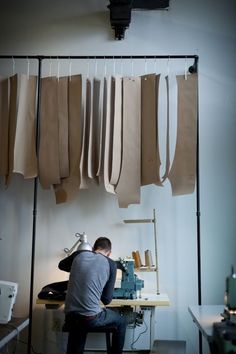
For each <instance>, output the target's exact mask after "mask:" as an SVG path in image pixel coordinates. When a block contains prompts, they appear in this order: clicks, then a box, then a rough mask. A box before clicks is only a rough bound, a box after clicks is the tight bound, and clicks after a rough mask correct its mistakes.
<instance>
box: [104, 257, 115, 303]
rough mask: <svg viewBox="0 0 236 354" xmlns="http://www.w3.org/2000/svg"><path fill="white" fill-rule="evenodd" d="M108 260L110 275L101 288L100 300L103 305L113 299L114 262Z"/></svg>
mask: <svg viewBox="0 0 236 354" xmlns="http://www.w3.org/2000/svg"><path fill="white" fill-rule="evenodd" d="M108 262H109V265H110V277H109V279H108V281H107V283H106V285H105V287H104V289H103V292H102V296H101V301H102V303H103V304H104V305H108V304H109V303H110V302H111V300H112V299H113V291H114V286H115V281H116V269H117V268H116V262H114V261H113V260H111V259H110V258H108Z"/></svg>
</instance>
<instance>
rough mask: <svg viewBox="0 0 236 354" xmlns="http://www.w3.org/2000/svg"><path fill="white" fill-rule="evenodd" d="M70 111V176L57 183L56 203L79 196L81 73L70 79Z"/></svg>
mask: <svg viewBox="0 0 236 354" xmlns="http://www.w3.org/2000/svg"><path fill="white" fill-rule="evenodd" d="M68 85H69V88H68V107H69V109H68V113H69V125H68V128H69V163H70V169H69V177H67V178H63V179H62V180H61V183H60V184H59V185H55V186H54V189H55V195H56V203H57V204H59V203H64V202H67V201H70V200H73V199H75V198H76V197H77V196H78V192H79V186H80V169H79V166H80V159H81V145H82V134H81V132H82V121H81V96H82V77H81V75H74V76H71V78H70V80H69V81H68Z"/></svg>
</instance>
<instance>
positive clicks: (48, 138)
mask: <svg viewBox="0 0 236 354" xmlns="http://www.w3.org/2000/svg"><path fill="white" fill-rule="evenodd" d="M40 104H41V109H40V112H41V114H40V141H39V180H40V183H41V186H42V188H44V189H48V188H50V186H51V185H53V184H56V183H60V169H59V134H58V131H59V124H58V106H57V105H58V83H57V78H56V77H46V78H42V81H41V102H40Z"/></svg>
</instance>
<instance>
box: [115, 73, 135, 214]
mask: <svg viewBox="0 0 236 354" xmlns="http://www.w3.org/2000/svg"><path fill="white" fill-rule="evenodd" d="M122 136H123V139H122V166H121V173H120V178H119V181H118V185H117V187H116V189H115V190H116V193H117V198H118V203H119V207H120V208H127V207H128V205H129V204H138V203H140V184H141V78H140V77H125V78H123V131H122Z"/></svg>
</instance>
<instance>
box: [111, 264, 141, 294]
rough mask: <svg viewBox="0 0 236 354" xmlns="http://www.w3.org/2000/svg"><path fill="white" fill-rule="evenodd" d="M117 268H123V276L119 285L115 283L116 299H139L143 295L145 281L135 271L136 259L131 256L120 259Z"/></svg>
mask: <svg viewBox="0 0 236 354" xmlns="http://www.w3.org/2000/svg"><path fill="white" fill-rule="evenodd" d="M117 269H121V271H122V277H121V280H120V283H119V285H117V283H116V285H115V289H114V293H113V298H114V299H137V298H138V297H141V289H142V288H143V287H144V281H143V280H142V279H139V278H138V277H137V275H136V274H135V273H134V260H133V259H131V258H124V259H121V258H120V259H119V260H118V261H117Z"/></svg>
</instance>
